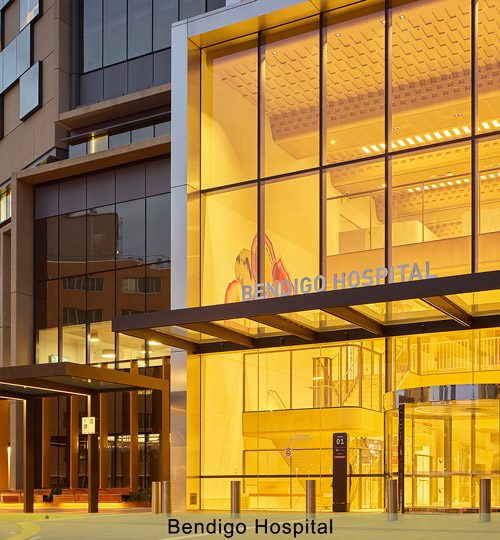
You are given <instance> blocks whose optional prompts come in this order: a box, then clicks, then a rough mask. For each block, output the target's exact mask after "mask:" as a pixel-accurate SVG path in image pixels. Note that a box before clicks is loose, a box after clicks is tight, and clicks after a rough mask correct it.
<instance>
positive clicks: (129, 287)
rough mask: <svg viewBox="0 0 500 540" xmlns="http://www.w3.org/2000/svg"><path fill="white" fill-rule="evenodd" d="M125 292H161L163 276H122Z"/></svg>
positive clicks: (123, 290)
mask: <svg viewBox="0 0 500 540" xmlns="http://www.w3.org/2000/svg"><path fill="white" fill-rule="evenodd" d="M122 292H124V293H148V294H150V293H161V278H159V277H147V278H145V277H131V278H129V277H124V278H122Z"/></svg>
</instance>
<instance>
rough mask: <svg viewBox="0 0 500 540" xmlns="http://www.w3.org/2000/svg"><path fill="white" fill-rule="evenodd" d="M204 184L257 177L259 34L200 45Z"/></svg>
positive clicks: (224, 182) (207, 185)
mask: <svg viewBox="0 0 500 540" xmlns="http://www.w3.org/2000/svg"><path fill="white" fill-rule="evenodd" d="M202 81H203V87H202V124H201V136H202V146H201V155H202V171H201V176H202V186H203V187H204V188H209V187H214V186H222V185H227V184H232V183H237V182H241V181H244V180H254V179H255V178H257V39H256V38H255V37H254V36H251V37H250V38H244V39H243V40H236V41H232V42H230V43H229V44H227V43H225V44H224V45H222V46H221V45H217V46H214V47H209V48H206V49H203V51H202Z"/></svg>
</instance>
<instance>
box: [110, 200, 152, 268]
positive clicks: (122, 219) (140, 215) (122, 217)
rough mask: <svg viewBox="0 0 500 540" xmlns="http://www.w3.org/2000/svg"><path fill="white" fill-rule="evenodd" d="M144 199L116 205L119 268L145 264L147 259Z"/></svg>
mask: <svg viewBox="0 0 500 540" xmlns="http://www.w3.org/2000/svg"><path fill="white" fill-rule="evenodd" d="M144 210H145V209H144V199H137V200H135V201H129V202H126V203H120V204H117V205H116V216H117V223H118V233H117V242H116V258H117V261H119V263H118V265H119V267H123V266H133V265H136V264H143V263H144V258H145V250H146V248H145V245H144V237H145V225H146V223H145V212H144Z"/></svg>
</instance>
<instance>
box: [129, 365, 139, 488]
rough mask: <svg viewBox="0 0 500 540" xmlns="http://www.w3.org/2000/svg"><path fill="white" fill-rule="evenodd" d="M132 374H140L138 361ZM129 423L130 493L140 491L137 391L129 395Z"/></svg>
mask: <svg viewBox="0 0 500 540" xmlns="http://www.w3.org/2000/svg"><path fill="white" fill-rule="evenodd" d="M130 372H131V373H133V374H134V375H137V374H138V373H139V366H138V365H137V361H132V362H131V363H130ZM129 396H130V401H129V403H130V407H129V421H130V470H129V475H130V491H132V492H134V491H137V490H138V489H139V395H138V392H137V390H134V391H133V392H130V393H129Z"/></svg>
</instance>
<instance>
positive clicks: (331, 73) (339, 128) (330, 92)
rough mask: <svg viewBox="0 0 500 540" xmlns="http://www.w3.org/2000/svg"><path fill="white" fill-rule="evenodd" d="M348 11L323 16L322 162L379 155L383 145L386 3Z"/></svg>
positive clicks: (345, 9) (373, 3)
mask: <svg viewBox="0 0 500 540" xmlns="http://www.w3.org/2000/svg"><path fill="white" fill-rule="evenodd" d="M352 9H353V8H352V6H348V7H346V8H344V9H340V10H335V11H334V12H332V13H331V14H329V15H328V17H327V27H326V40H327V47H326V59H325V67H324V70H325V74H324V76H325V79H326V81H325V82H326V99H325V103H324V104H323V107H324V110H323V115H324V122H325V131H326V132H325V134H324V137H325V140H324V141H323V144H324V151H323V156H324V161H325V163H334V162H339V161H348V160H351V159H356V158H360V157H364V156H366V155H367V154H368V155H370V154H379V153H383V151H384V146H385V144H384V140H385V131H384V130H385V118H384V109H385V82H384V81H385V75H384V72H385V32H384V29H385V27H384V25H382V24H380V21H381V20H383V19H384V17H385V12H384V2H371V3H370V6H369V7H363V6H362V7H360V8H358V9H357V10H356V11H355V12H353V11H352ZM361 43H362V46H360V44H361Z"/></svg>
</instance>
